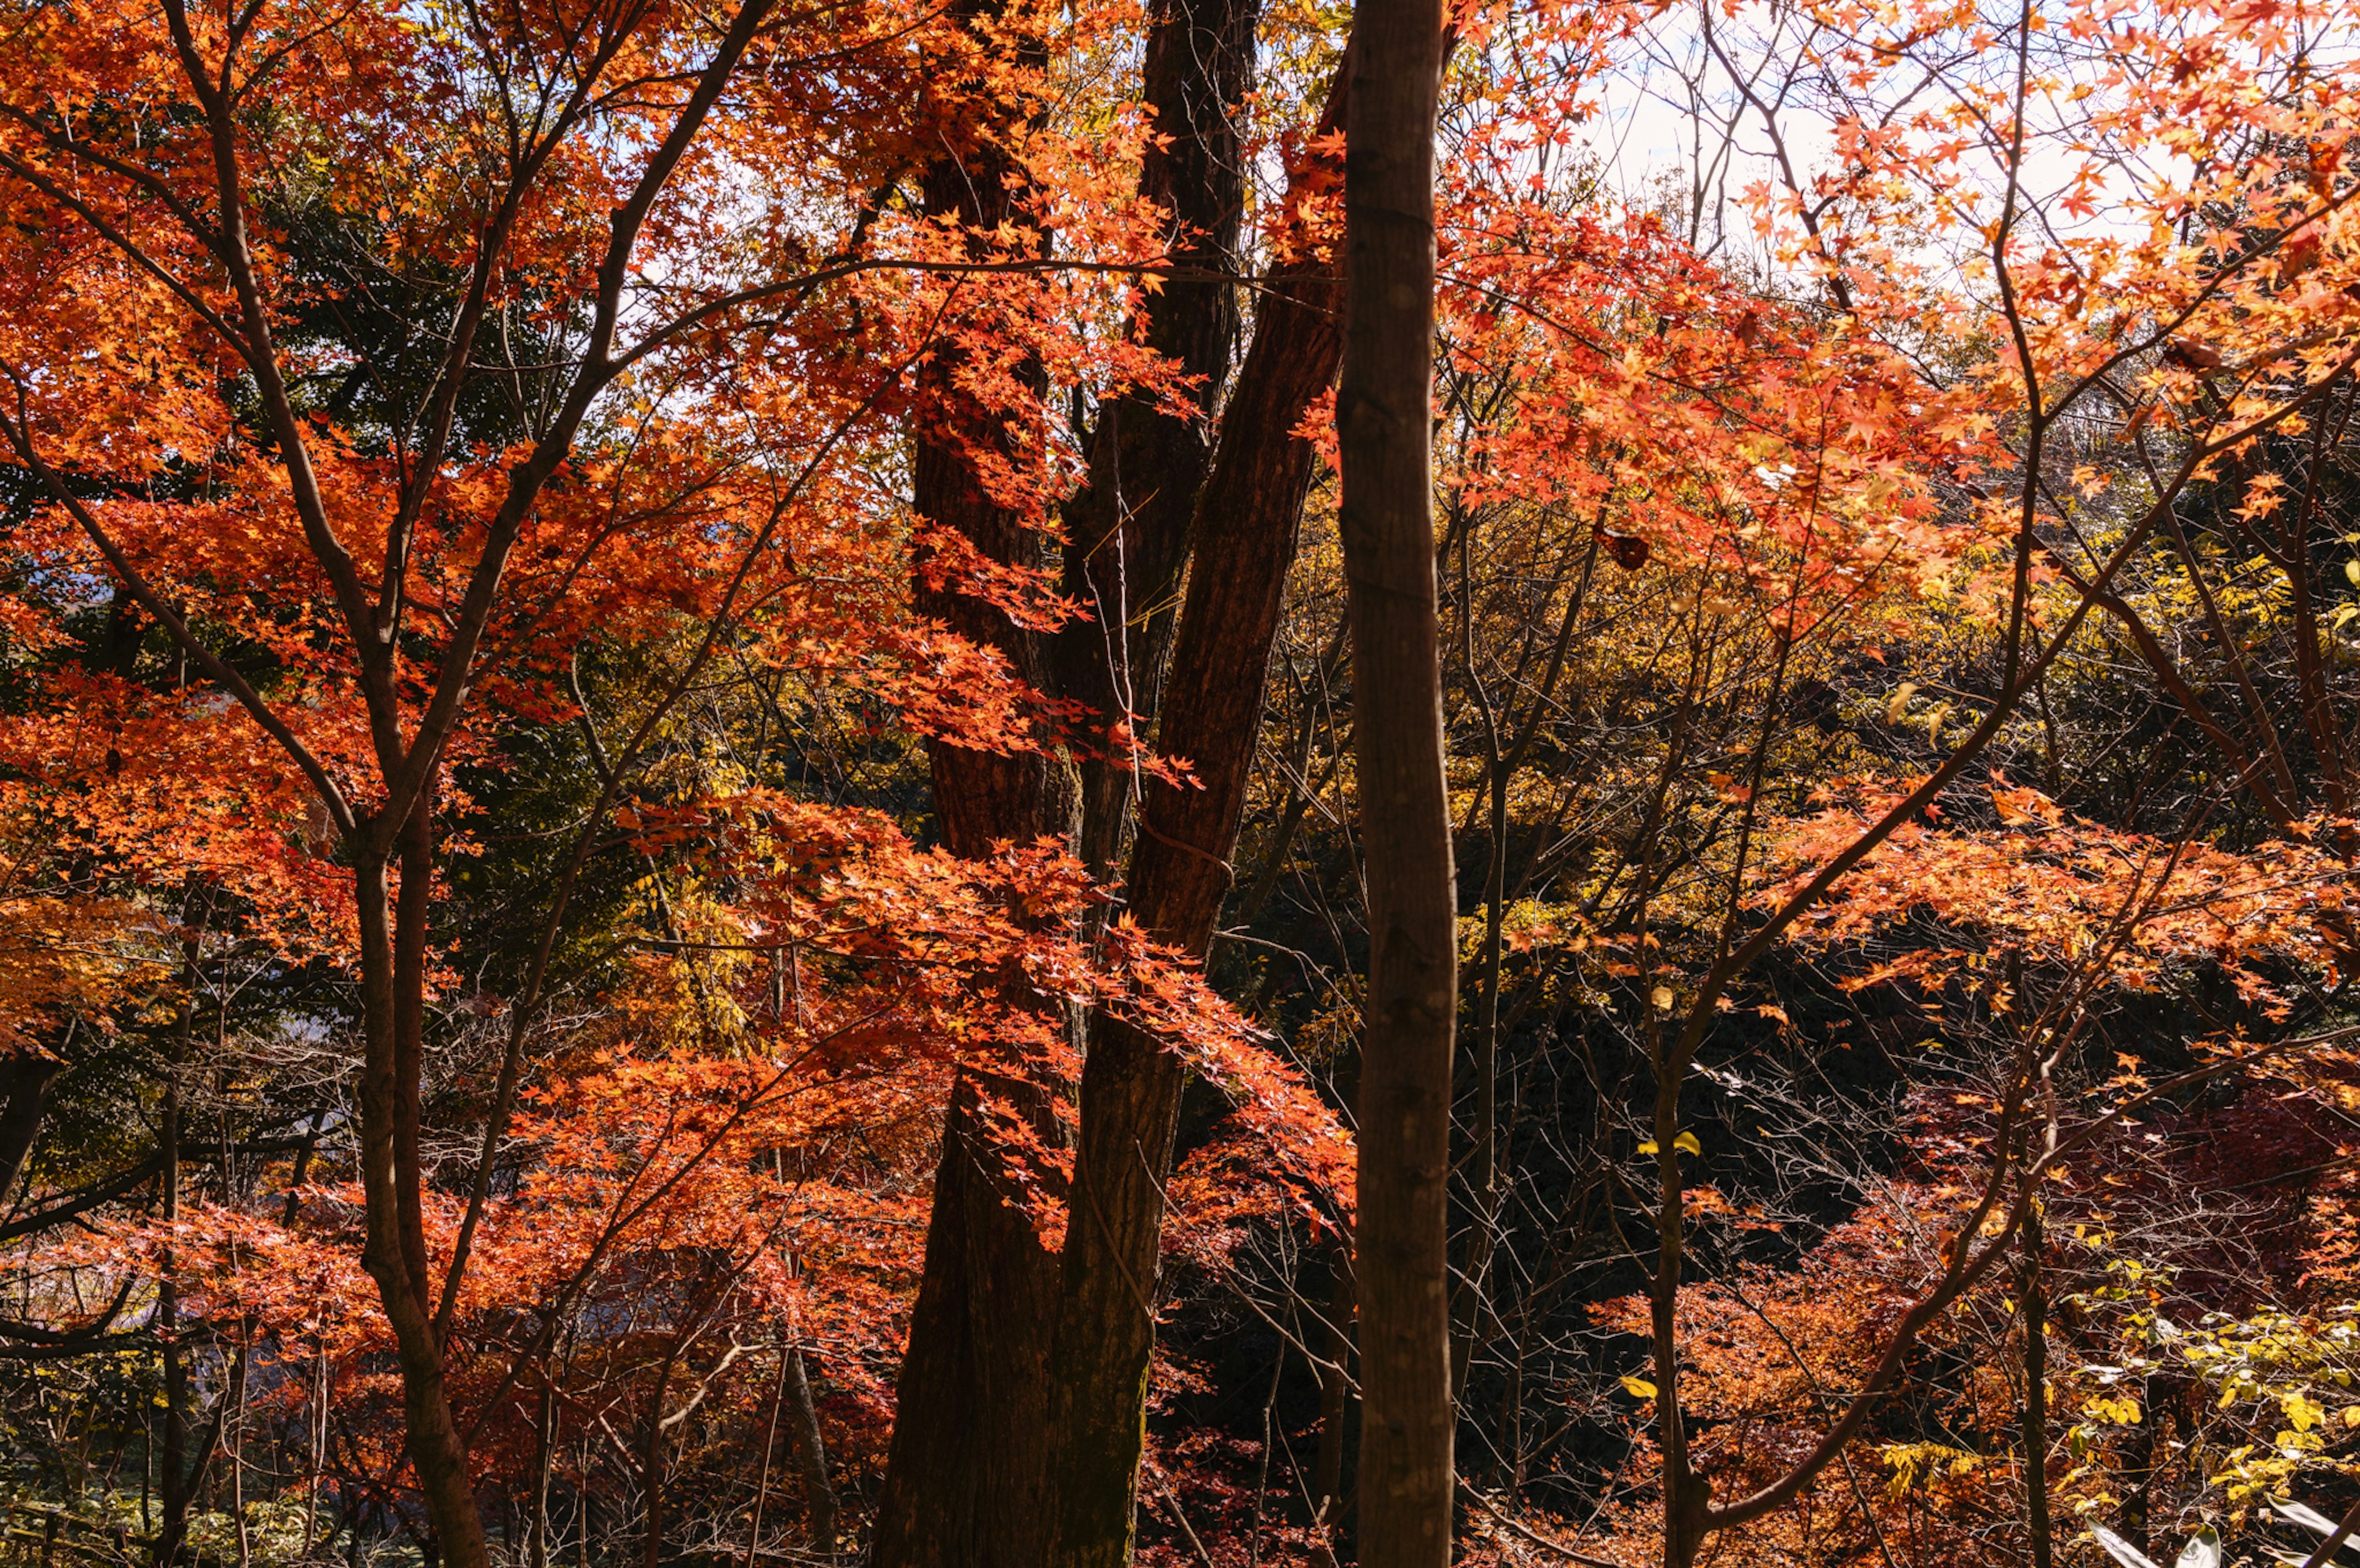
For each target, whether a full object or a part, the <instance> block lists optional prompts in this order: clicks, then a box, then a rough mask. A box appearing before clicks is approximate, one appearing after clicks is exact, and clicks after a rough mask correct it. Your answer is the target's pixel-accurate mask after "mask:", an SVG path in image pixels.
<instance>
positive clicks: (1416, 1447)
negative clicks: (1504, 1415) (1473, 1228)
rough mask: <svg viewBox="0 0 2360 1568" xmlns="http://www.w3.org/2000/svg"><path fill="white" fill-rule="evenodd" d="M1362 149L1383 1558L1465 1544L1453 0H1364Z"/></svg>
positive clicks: (1354, 285) (1367, 1472) (1354, 265)
mask: <svg viewBox="0 0 2360 1568" xmlns="http://www.w3.org/2000/svg"><path fill="white" fill-rule="evenodd" d="M1353 25H1354V35H1355V36H1354V49H1355V55H1356V58H1355V60H1354V62H1353V65H1352V118H1351V125H1350V126H1349V130H1348V132H1347V134H1346V142H1345V154H1344V210H1345V232H1346V255H1347V263H1346V266H1347V269H1348V278H1347V281H1346V300H1347V303H1346V309H1345V347H1344V365H1343V377H1342V380H1341V383H1340V385H1339V386H1338V390H1337V397H1336V425H1337V436H1338V457H1339V466H1340V468H1341V471H1342V481H1343V483H1342V496H1341V504H1340V507H1339V512H1338V522H1339V529H1340V532H1341V534H1342V538H1343V547H1344V571H1345V576H1346V580H1347V585H1348V588H1349V598H1350V615H1351V625H1352V683H1353V694H1352V708H1353V729H1354V749H1355V756H1356V758H1357V761H1358V763H1359V768H1360V837H1361V844H1362V848H1363V851H1364V853H1365V855H1366V856H1367V865H1368V873H1367V875H1368V898H1369V939H1370V951H1369V983H1368V990H1367V1003H1366V1013H1365V1018H1364V1023H1363V1033H1362V1038H1361V1046H1360V1051H1361V1067H1360V1216H1359V1221H1358V1231H1357V1239H1358V1241H1359V1247H1360V1258H1359V1263H1358V1266H1357V1267H1356V1269H1354V1275H1355V1278H1356V1279H1357V1280H1358V1282H1359V1285H1360V1488H1359V1497H1360V1508H1359V1515H1360V1519H1359V1523H1360V1530H1359V1541H1360V1562H1361V1563H1362V1564H1364V1565H1365V1568H1446V1565H1447V1564H1448V1563H1449V1562H1450V1542H1451V1511H1452V1497H1451V1487H1452V1473H1451V1452H1450V1450H1451V1437H1452V1427H1453V1419H1452V1409H1451V1400H1450V1303H1449V1286H1448V1276H1449V1258H1448V1235H1447V1231H1448V1179H1449V1167H1450V1067H1451V1035H1452V1028H1453V1025H1454V1023H1455V1021H1456V1017H1457V1012H1458V964H1457V956H1458V955H1457V920H1458V900H1457V889H1456V886H1455V880H1454V877H1453V875H1452V866H1451V855H1450V817H1449V803H1448V795H1447V790H1446V785H1445V781H1444V777H1443V729H1442V675H1441V670H1442V665H1441V648H1440V631H1439V625H1438V618H1437V593H1436V583H1435V550H1434V518H1433V451H1432V442H1433V421H1432V413H1431V400H1430V387H1431V383H1432V376H1433V351H1434V267H1435V251H1434V125H1435V112H1436V102H1437V96H1438V94H1439V92H1440V86H1441V73H1442V60H1443V32H1442V16H1441V7H1440V6H1439V5H1437V4H1436V3H1435V0H1359V3H1358V5H1356V6H1355V8H1354V24H1353Z"/></svg>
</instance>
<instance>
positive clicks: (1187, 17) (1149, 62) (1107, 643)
mask: <svg viewBox="0 0 2360 1568" xmlns="http://www.w3.org/2000/svg"><path fill="white" fill-rule="evenodd" d="M1261 9H1262V6H1261V0H1155V3H1154V5H1153V12H1152V16H1151V20H1150V26H1149V31H1148V36H1147V48H1146V53H1145V58H1144V60H1143V61H1142V69H1141V75H1142V94H1141V96H1142V100H1143V101H1144V102H1145V103H1147V105H1148V106H1149V107H1150V108H1151V109H1153V111H1154V113H1155V125H1156V128H1157V130H1158V131H1159V132H1160V133H1161V134H1162V135H1163V136H1164V137H1167V138H1169V139H1168V140H1165V141H1163V142H1161V143H1159V144H1157V145H1154V146H1152V147H1150V148H1149V149H1148V152H1147V155H1146V158H1144V160H1143V162H1142V166H1141V169H1140V180H1139V185H1140V194H1141V195H1142V197H1144V198H1146V199H1147V200H1149V201H1153V202H1155V203H1156V204H1157V205H1158V206H1159V207H1161V208H1163V209H1164V211H1165V212H1169V213H1170V215H1171V216H1170V219H1169V223H1170V231H1171V235H1172V259H1173V262H1174V264H1175V271H1176V272H1177V273H1178V276H1175V277H1174V278H1172V279H1170V280H1169V281H1168V282H1166V283H1165V284H1164V287H1163V289H1162V290H1161V292H1159V293H1157V294H1155V295H1153V296H1152V297H1150V299H1149V300H1148V302H1147V304H1146V306H1145V309H1144V317H1145V319H1144V321H1142V322H1141V323H1139V324H1140V326H1141V327H1142V334H1141V335H1142V338H1143V340H1144V341H1145V343H1147V344H1148V346H1149V347H1151V348H1153V350H1154V351H1155V352H1156V353H1158V354H1162V355H1164V357H1165V358H1166V359H1168V360H1170V361H1171V362H1172V363H1173V364H1174V365H1176V366H1177V367H1178V368H1179V369H1180V370H1181V371H1182V372H1183V373H1185V375H1187V376H1192V377H1195V378H1196V379H1197V381H1198V386H1197V388H1196V392H1195V394H1194V396H1195V398H1196V408H1195V411H1194V412H1193V413H1192V414H1190V415H1186V416H1183V415H1177V414H1173V413H1169V412H1167V411H1165V410H1164V408H1161V407H1160V406H1159V405H1158V404H1157V402H1156V400H1155V399H1154V398H1153V397H1144V396H1141V395H1138V394H1135V393H1125V394H1120V395H1118V396H1115V397H1109V398H1108V399H1107V400H1106V401H1105V402H1104V403H1102V404H1100V405H1099V407H1098V425H1097V428H1096V430H1094V431H1093V432H1092V440H1091V446H1090V475H1089V482H1088V484H1087V485H1085V486H1084V487H1083V489H1082V490H1081V491H1080V493H1078V494H1077V495H1076V496H1075V497H1074V499H1073V501H1072V502H1071V503H1070V504H1069V505H1068V506H1066V508H1065V531H1066V538H1067V539H1068V541H1069V542H1068V544H1067V547H1066V550H1065V593H1067V594H1068V595H1069V596H1070V597H1072V598H1073V599H1074V600H1075V602H1076V603H1077V604H1082V605H1085V606H1087V609H1088V611H1089V615H1090V618H1089V619H1087V620H1080V619H1076V620H1075V621H1074V622H1072V623H1071V624H1069V625H1068V626H1065V628H1064V629H1063V631H1062V632H1061V633H1060V634H1059V637H1058V648H1057V655H1058V670H1059V674H1060V676H1061V678H1062V680H1063V681H1064V687H1065V696H1066V697H1068V698H1070V699H1073V700H1075V701H1077V702H1082V703H1085V704H1087V706H1088V707H1089V709H1090V710H1091V711H1092V712H1093V713H1096V714H1098V716H1099V719H1100V721H1101V722H1102V723H1103V724H1105V725H1106V726H1108V733H1107V734H1106V735H1102V736H1101V737H1100V741H1101V744H1102V746H1103V748H1104V752H1105V754H1104V755H1101V756H1092V757H1085V758H1084V760H1083V762H1082V764H1081V768H1080V772H1081V780H1082V807H1083V810H1082V833H1081V841H1080V847H1081V856H1082V860H1083V862H1084V864H1086V865H1087V866H1089V868H1090V870H1091V872H1092V874H1094V875H1096V876H1098V877H1111V876H1112V875H1113V874H1114V872H1115V870H1116V867H1117V866H1118V865H1119V863H1120V858H1121V855H1122V853H1123V849H1124V841H1125V837H1126V830H1127V829H1128V827H1129V825H1130V822H1131V805H1132V803H1133V800H1134V798H1135V797H1134V790H1135V789H1136V788H1137V785H1138V783H1139V776H1138V775H1137V774H1136V773H1135V772H1133V771H1132V769H1131V763H1132V762H1134V761H1135V760H1136V758H1135V757H1132V756H1130V755H1127V754H1126V753H1125V752H1124V751H1123V750H1122V748H1121V747H1120V746H1119V745H1117V743H1116V738H1115V736H1114V735H1113V734H1112V726H1113V725H1115V724H1118V723H1120V722H1123V721H1125V720H1127V719H1132V718H1135V719H1136V721H1137V723H1138V724H1139V725H1140V728H1141V733H1140V734H1139V735H1138V736H1137V737H1136V738H1137V742H1138V744H1139V745H1141V746H1144V745H1145V744H1146V739H1147V736H1146V734H1145V730H1146V727H1147V726H1148V725H1150V724H1153V721H1154V719H1155V716H1156V715H1157V714H1158V713H1160V712H1161V711H1162V708H1163V695H1164V679H1165V675H1166V672H1167V667H1168V665H1169V662H1170V656H1171V651H1172V640H1173V634H1174V631H1175V627H1176V626H1177V624H1178V619H1179V617H1178V615H1177V613H1176V612H1177V608H1178V596H1179V595H1178V590H1179V586H1180V577H1181V571H1182V568H1183V566H1184V565H1185V562H1186V561H1187V558H1188V550H1189V543H1190V532H1191V525H1192V524H1193V522H1194V520H1195V517H1196V506H1197V495H1198V492H1199V491H1200V490H1202V489H1203V487H1204V483H1205V476H1206V473H1207V469H1208V468H1209V466H1210V464H1211V461H1212V456H1213V441H1212V430H1213V417H1214V410H1215V409H1216V408H1218V404H1219V399H1220V392H1221V385H1222V380H1223V378H1224V377H1225V376H1227V375H1228V373H1229V351H1230V349H1231V347H1232V346H1233V345H1234V344H1235V343H1236V340H1237V330H1238V306H1237V287H1236V285H1235V284H1234V283H1232V282H1231V281H1229V278H1230V275H1232V274H1233V273H1234V272H1235V271H1236V270H1237V267H1238V260H1239V258H1238V232H1239V226H1240V221H1241V219H1242V217H1243V213H1244V209H1245V161H1244V155H1243V153H1242V151H1241V149H1240V146H1239V137H1238V124H1237V120H1236V114H1237V113H1238V105H1239V103H1240V101H1241V100H1242V99H1243V98H1244V96H1245V94H1246V92H1247V90H1248V89H1249V88H1250V87H1251V85H1252V81H1253V49H1254V24H1255V22H1256V19H1257V17H1258V16H1259V15H1260V12H1261Z"/></svg>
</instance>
